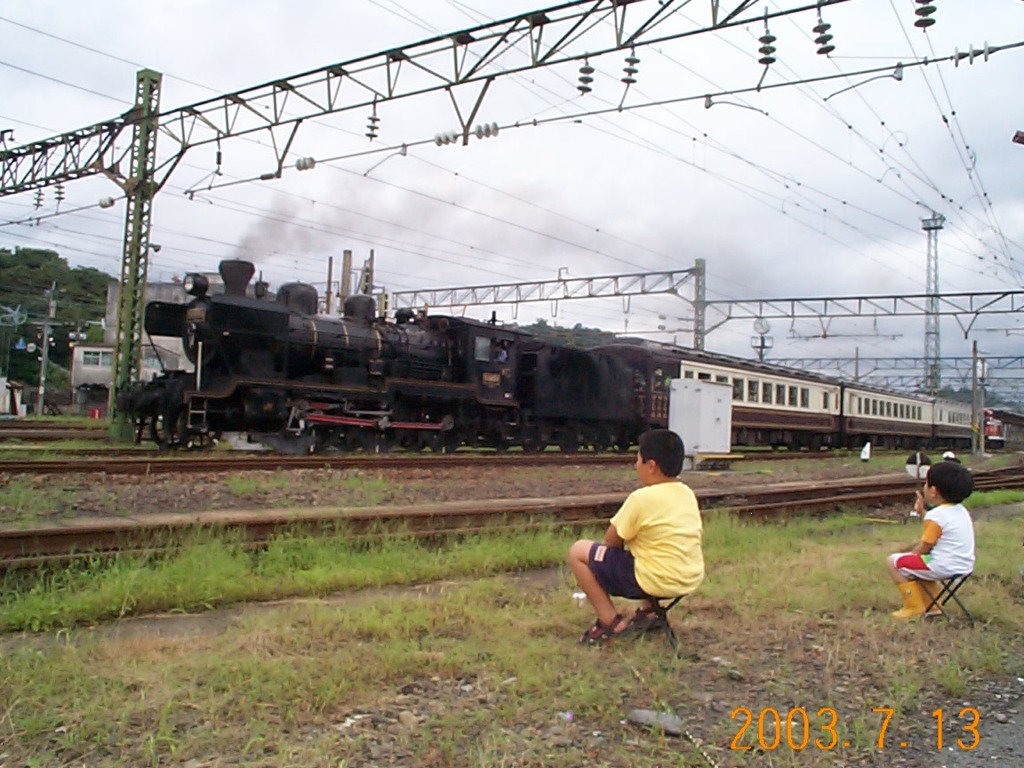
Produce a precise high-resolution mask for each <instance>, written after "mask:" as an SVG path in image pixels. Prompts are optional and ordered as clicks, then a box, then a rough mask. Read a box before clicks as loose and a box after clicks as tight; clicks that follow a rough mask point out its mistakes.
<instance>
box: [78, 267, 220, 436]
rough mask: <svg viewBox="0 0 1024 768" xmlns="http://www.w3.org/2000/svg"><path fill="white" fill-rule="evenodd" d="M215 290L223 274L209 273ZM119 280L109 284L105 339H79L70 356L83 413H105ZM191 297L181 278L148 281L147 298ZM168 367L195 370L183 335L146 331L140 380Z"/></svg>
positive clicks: (111, 376)
mask: <svg viewBox="0 0 1024 768" xmlns="http://www.w3.org/2000/svg"><path fill="white" fill-rule="evenodd" d="M210 286H211V289H212V290H213V291H216V290H217V289H218V288H220V289H221V290H223V285H222V282H221V280H220V276H219V275H216V276H210ZM120 293H121V292H120V284H119V283H118V282H117V281H116V280H111V281H110V283H109V284H108V286H107V311H106V317H105V318H104V321H103V328H104V332H103V342H102V343H98V344H88V343H79V344H76V345H75V348H74V351H73V353H72V357H71V393H72V404H73V407H74V408H75V409H77V410H78V411H79V412H80V413H82V414H86V413H88V414H90V415H93V416H105V415H106V412H107V407H108V401H109V397H110V385H111V382H112V381H113V380H114V342H115V339H116V336H117V309H118V304H119V302H120ZM190 298H191V297H190V296H188V295H187V294H186V293H185V291H184V289H183V288H182V287H181V282H180V281H178V280H175V281H173V282H170V283H147V285H146V291H145V294H144V302H145V303H149V302H150V301H165V302H168V303H171V304H184V303H185V302H186V301H187V300H189V299H190ZM165 370H192V364H191V363H190V362H189V361H188V358H187V357H185V350H184V346H183V345H182V343H181V340H180V339H166V338H160V339H150V338H149V337H148V336H145V334H143V347H142V371H141V380H142V381H149V380H150V379H152V378H153V377H154V376H156V375H158V374H160V373H163V371H165Z"/></svg>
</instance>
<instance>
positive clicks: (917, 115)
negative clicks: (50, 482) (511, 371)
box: [0, 0, 1024, 358]
mask: <svg viewBox="0 0 1024 768" xmlns="http://www.w3.org/2000/svg"><path fill="white" fill-rule="evenodd" d="M739 1H740V0H732V2H728V1H726V2H723V6H722V7H723V11H722V12H723V14H724V13H726V12H729V11H732V10H733V9H734V8H736V6H738V5H739ZM661 5H666V6H668V7H667V8H666V9H665V11H671V12H670V13H665V18H664V20H663V21H662V22H661V24H660V25H659V26H658V27H657V33H656V34H654V35H652V37H653V38H657V40H656V42H654V43H652V44H650V45H645V46H641V47H639V48H637V49H636V51H635V58H637V59H639V62H638V63H636V64H635V69H636V70H637V72H636V73H635V80H636V82H635V83H634V84H632V85H630V86H629V87H628V88H627V86H626V84H624V83H623V82H622V80H621V78H623V77H624V76H625V75H624V73H623V68H624V67H626V66H627V62H625V61H624V58H625V56H627V55H629V52H628V51H615V52H612V53H606V54H603V55H596V56H591V57H590V58H589V60H588V62H587V63H589V65H590V66H592V67H593V68H594V73H593V78H594V82H593V84H592V85H593V90H592V91H591V92H590V93H586V94H583V93H581V92H580V91H579V90H578V88H577V85H578V83H579V81H578V77H579V75H580V71H579V70H580V66H581V64H582V63H583V62H582V61H580V60H579V58H578V57H580V56H583V55H584V54H586V53H588V52H590V51H597V50H600V49H602V48H608V47H610V45H609V43H610V42H611V41H612V40H613V29H614V21H613V20H612V19H611V18H610V17H607V16H600V17H595V18H594V20H593V21H592V22H591V23H590V24H588V25H587V26H586V28H585V29H582V30H580V31H579V33H578V34H577V35H576V36H575V37H573V38H571V39H570V40H568V41H567V42H566V44H565V47H564V56H561V57H559V58H568V59H570V60H568V61H564V62H563V63H560V64H557V65H554V66H550V67H543V68H536V69H525V68H524V64H525V63H526V62H527V61H528V56H529V40H528V38H519V37H516V38H514V39H513V40H511V41H510V43H509V45H508V46H507V47H506V48H505V49H503V53H502V55H501V56H500V57H498V58H497V59H496V61H495V62H494V63H493V64H490V65H488V70H487V71H488V72H489V73H491V74H496V75H500V76H497V77H495V79H494V80H493V82H492V83H491V85H490V86H489V88H488V90H487V92H486V94H485V95H484V97H483V99H482V100H481V102H480V106H479V109H478V111H477V113H476V115H475V118H474V120H473V121H472V123H471V128H472V126H475V125H476V124H481V123H482V124H490V123H496V124H498V125H499V126H500V131H499V133H498V135H497V136H496V137H491V138H482V139H477V138H476V137H472V138H471V139H470V141H469V143H468V144H466V145H463V144H462V143H461V142H458V143H452V144H448V145H440V146H439V145H437V144H436V143H435V142H434V141H433V139H434V137H435V136H436V135H437V134H439V133H442V132H446V131H452V130H455V129H457V128H458V124H459V123H458V115H457V113H456V110H455V108H454V107H453V104H457V105H458V107H459V110H460V112H461V114H462V115H464V116H465V115H466V114H467V113H468V112H469V111H470V110H471V109H472V106H473V103H474V101H475V99H476V98H477V95H478V93H479V87H478V86H466V87H465V88H460V89H454V90H453V92H452V93H451V94H450V95H449V94H447V93H445V92H443V91H435V92H432V93H426V94H423V95H419V96H415V97H410V98H401V99H395V100H391V101H382V102H381V103H380V104H379V105H378V107H377V117H378V118H379V120H378V122H377V126H378V129H377V137H376V138H375V139H374V140H372V141H371V140H370V139H368V138H366V136H365V133H366V130H367V125H368V123H369V118H370V116H371V110H370V109H367V108H356V109H351V110H346V111H344V112H341V113H340V114H336V115H333V116H331V117H329V118H320V119H317V120H308V121H305V122H304V123H303V125H302V127H301V128H300V129H299V131H298V133H297V134H296V137H295V139H294V142H293V144H292V145H291V147H290V148H289V152H288V154H287V156H286V157H285V158H284V161H285V171H284V173H283V176H282V178H280V179H274V180H269V181H259V180H258V179H259V176H260V175H263V174H266V173H268V172H272V171H273V170H274V169H275V167H276V160H275V156H274V153H273V150H272V146H271V141H270V137H269V135H267V134H265V133H264V134H259V135H252V136H249V137H244V138H232V139H228V140H226V141H225V142H224V143H223V144H222V146H221V148H220V165H219V166H218V164H217V161H218V154H217V148H216V146H215V145H213V144H207V145H204V146H199V147H195V148H193V149H190V150H189V151H188V152H187V153H186V154H185V156H184V158H183V159H182V161H181V163H180V164H179V165H178V166H177V167H176V169H175V170H174V172H173V174H171V176H170V177H169V178H168V180H167V183H166V185H165V187H164V189H163V190H162V191H161V193H160V194H159V195H158V197H157V199H156V202H155V204H154V209H153V226H154V230H153V237H152V240H153V242H155V243H159V244H160V245H161V249H160V251H159V252H158V253H155V254H153V257H152V259H151V266H150V279H151V280H167V279H171V278H172V277H173V276H175V275H181V274H183V273H184V272H187V271H192V270H211V269H214V268H215V267H216V264H217V263H218V262H219V261H220V260H221V259H222V258H247V259H250V260H252V261H254V262H255V263H256V264H257V265H258V267H259V268H260V269H262V270H263V273H264V276H265V277H266V278H267V279H269V280H270V281H271V282H272V283H273V284H280V283H282V282H286V281H289V280H296V279H297V280H304V281H308V282H313V283H318V284H319V285H320V287H321V289H322V288H323V286H324V284H325V282H326V273H327V260H328V258H329V257H331V256H334V257H335V258H336V260H340V256H341V252H342V250H343V249H346V248H347V249H351V250H352V251H353V252H354V254H355V260H356V262H357V264H359V263H361V262H362V261H363V260H364V259H365V258H366V257H367V256H368V255H369V253H370V250H371V249H373V251H374V253H375V257H376V283H377V286H378V287H380V288H386V289H388V290H391V291H411V290H416V289H426V288H439V287H449V286H462V285H489V284H496V283H514V282H530V281H543V280H552V279H555V278H556V277H558V276H559V274H561V275H568V276H570V277H586V276H596V275H608V274H615V273H635V272H650V271H669V270H683V269H689V268H691V267H692V266H693V265H694V263H695V260H696V259H704V260H705V261H706V264H707V288H708V298H709V299H716V300H717V299H751V298H762V297H764V298H773V297H775V298H778V297H802V296H814V297H820V296H850V295H865V294H921V293H923V292H924V291H925V280H926V277H925V275H926V272H925V268H926V252H927V239H926V235H925V233H924V231H923V230H922V228H921V220H922V218H924V217H928V216H931V215H932V212H935V213H939V214H941V215H943V216H945V218H946V223H945V227H944V229H943V230H942V231H941V233H940V236H939V254H940V267H939V282H940V290H942V291H943V292H953V291H956V292H963V291H991V290H1002V289H1006V288H1013V289H1018V290H1020V289H1022V287H1024V247H1022V243H1024V184H1021V179H1022V178H1024V145H1018V144H1014V143H1012V141H1011V139H1012V137H1013V135H1014V133H1015V132H1016V131H1018V130H1024V108H1022V106H1024V99H1022V97H1021V93H1022V91H1021V87H1020V82H1019V81H1020V77H1019V75H1020V72H1021V70H1022V64H1024V46H1022V45H1021V44H1022V43H1024V3H1022V2H1020V0H976V1H975V2H971V3H967V2H959V3H952V2H939V3H934V5H935V8H936V10H935V13H934V14H933V15H932V16H931V18H932V19H934V22H935V23H934V24H933V25H931V26H929V27H927V29H922V28H919V27H916V26H915V25H914V22H915V20H917V19H918V18H919V16H917V15H915V11H916V10H917V9H919V8H920V4H919V3H916V2H913V1H912V0H847V1H845V2H838V3H824V4H823V5H822V7H821V9H820V16H821V18H820V21H821V22H824V23H827V24H830V25H831V27H830V29H829V30H828V33H829V34H832V35H833V39H832V41H831V44H832V45H834V46H835V50H834V51H832V52H831V54H830V55H827V56H826V55H820V54H818V53H816V49H817V47H818V46H817V45H816V44H815V42H814V38H815V37H816V35H817V34H818V33H816V32H814V31H813V28H814V27H815V26H816V25H818V24H819V14H818V10H817V9H816V8H815V7H814V4H813V3H806V4H802V3H798V2H794V1H793V0H769V2H763V0H762V1H759V2H756V3H753V4H752V6H751V7H750V8H749V9H747V10H745V11H743V12H741V13H740V14H739V15H738V17H737V21H742V20H749V21H750V23H748V24H736V25H734V26H731V27H730V28H728V29H725V30H717V31H704V32H700V33H695V32H698V31H699V30H703V29H704V28H706V27H707V26H709V24H710V22H711V15H710V5H711V3H709V2H708V1H707V0H699V1H695V2H688V3H687V2H682V0H674V1H673V2H671V3H661ZM658 6H659V0H643V1H642V2H637V3H634V4H633V5H631V6H629V7H628V13H627V16H626V26H627V28H629V27H630V26H631V25H632V26H635V25H636V23H638V21H639V20H640V19H641V18H645V17H647V16H649V15H650V14H652V13H654V12H655V10H656V9H657V8H658ZM804 6H806V9H805V10H803V11H801V12H794V13H791V14H788V15H785V16H781V17H778V18H773V19H771V21H770V23H769V24H768V30H769V31H770V33H771V34H772V35H773V36H774V37H776V38H777V39H776V41H775V42H774V43H773V45H774V46H775V47H776V48H777V51H776V52H775V54H774V56H775V58H776V61H775V62H774V63H773V64H772V65H771V66H768V67H765V66H763V65H762V64H759V63H758V59H759V57H760V56H761V54H760V53H759V52H758V48H759V46H760V45H761V43H760V42H759V41H758V38H759V37H760V36H762V35H764V34H765V32H766V29H765V27H766V24H765V21H764V14H765V12H766V11H768V12H770V13H776V12H779V11H784V10H792V9H798V8H801V7H804ZM544 7H547V6H545V4H544V3H542V2H537V0H533V1H531V2H524V1H522V0H473V1H472V2H469V1H468V0H465V1H463V0H415V2H412V0H343V1H342V2H339V1H338V0H333V1H332V2H321V1H320V0H310V1H308V2H302V3H295V2H291V3H287V2H279V1H278V0H252V1H251V2H246V3H244V4H243V3H240V2H227V1H226V0H220V1H216V0H211V1H208V2H199V1H198V0H175V1H174V2H170V0H151V2H147V3H138V2H128V1H127V0H78V1H77V2H75V3H69V2H57V1H56V0H34V1H33V2H31V3H29V2H15V1H13V0H0V39H3V41H4V45H3V48H2V51H0V94H2V95H0V129H12V130H13V132H14V133H13V141H12V140H11V138H10V137H8V138H7V146H8V147H11V146H18V145H22V144H27V143H30V142H33V141H36V140H40V139H44V138H46V137H48V136H52V135H54V134H58V133H61V132H64V131H69V130H73V129H76V128H80V127H84V126H87V125H91V124H94V123H98V122H101V121H104V120H107V119H110V118H112V117H115V116H117V115H119V114H121V113H122V112H124V111H125V110H126V109H127V108H128V107H130V106H131V104H132V101H133V98H134V96H133V94H134V83H135V74H136V72H137V71H138V70H139V69H141V68H144V67H145V68H150V69H153V70H156V71H159V72H161V73H163V76H164V79H163V85H162V89H161V111H163V112H165V113H173V112H175V111H176V110H178V109H179V108H181V107H185V106H188V105H191V104H195V103H198V102H202V101H204V100H207V99H212V98H215V97H217V96H219V95H221V94H226V93H230V92H235V91H244V90H246V89H249V88H252V87H254V86H258V85H261V84H263V83H267V82H270V81H275V80H281V79H285V78H291V77H293V76H296V75H299V74H300V73H304V72H310V71H314V70H319V69H321V68H323V67H326V66H328V65H332V64H345V63H351V62H354V61H356V60H358V59H360V58H363V57H372V56H373V55H374V54H377V53H380V52H383V51H388V50H392V49H398V48H405V49H414V48H415V44H416V43H419V42H420V41H424V40H427V39H430V38H434V37H436V36H439V35H442V34H448V33H451V32H455V31H459V30H464V29H469V28H473V27H478V26H480V25H484V24H489V23H491V22H493V21H495V20H501V19H507V18H509V17H511V16H513V15H516V14H519V13H523V12H527V11H534V10H538V9H541V8H544ZM686 33H695V34H686ZM478 36H479V35H478ZM552 42H553V39H551V38H542V44H543V45H544V46H548V45H550V44H551V43H552ZM986 43H987V45H988V46H989V47H990V53H989V55H988V56H987V57H986V56H985V55H984V53H982V50H983V48H984V46H985V45H986ZM999 47H1003V48H1002V50H993V49H997V48H999ZM972 48H973V49H974V50H975V51H977V55H975V56H972V57H969V58H964V59H963V60H961V61H960V62H959V65H958V66H954V64H953V63H951V62H949V61H947V60H946V59H947V57H950V56H952V55H953V54H954V52H956V51H959V52H966V51H970V50H972ZM986 58H987V60H986ZM367 61H372V59H368V60H367ZM926 61H927V62H928V63H927V64H924V63H923V62H926ZM900 63H902V64H903V67H902V69H901V71H900V73H899V74H900V75H901V79H897V78H896V77H893V75H894V74H896V73H897V69H896V68H897V65H898V64H900ZM409 67H410V65H408V64H407V70H406V76H408V74H409ZM349 69H351V67H349ZM508 70H519V71H517V72H516V73H514V74H500V73H501V72H503V71H505V72H507V71H508ZM854 73H864V74H854ZM872 77H873V78H874V79H871V81H870V82H865V81H868V80H869V79H870V78H872ZM402 82H405V81H402ZM759 84H760V85H761V86H762V87H761V88H760V90H758V89H757V86H758V85H759ZM787 84H788V85H787ZM844 89H848V90H844ZM840 91H843V92H840ZM708 94H712V97H711V106H710V108H708V107H707V106H706V104H707V101H706V98H705V97H706V95H708ZM285 111H286V114H287V113H288V109H287V108H286V110H285ZM403 144H406V145H407V147H408V148H407V150H406V151H405V153H404V154H403V153H401V152H400V151H399V149H400V147H401V146H402V145H403ZM175 149H176V147H175V146H174V144H173V142H172V141H170V140H169V139H167V138H166V137H163V136H161V137H160V138H158V146H157V150H158V154H159V155H160V157H161V160H166V159H167V158H169V157H170V156H171V155H172V154H173V153H174V151H175ZM303 157H312V158H315V159H316V161H317V165H316V168H315V169H314V170H313V171H309V172H299V171H297V170H295V169H294V163H295V161H296V160H298V159H299V158H303ZM63 194H64V200H63V201H62V202H60V203H59V207H60V210H63V211H68V210H71V209H77V208H82V209H83V210H81V211H78V212H75V213H70V214H65V215H58V216H49V214H53V213H55V212H56V211H57V208H58V201H57V199H56V190H55V189H53V188H49V189H47V190H44V191H43V194H42V196H41V198H39V199H38V200H37V197H36V195H35V193H23V194H19V195H12V196H5V197H0V247H7V248H11V247H19V246H37V247H48V248H54V249H56V250H58V251H59V252H60V253H61V254H62V255H63V256H65V257H66V258H67V259H68V260H69V261H70V262H71V263H72V264H73V265H84V266H92V267H96V268H98V269H102V270H104V271H106V272H108V273H110V274H117V273H118V272H119V265H120V247H121V246H120V241H121V233H122V231H123V228H124V202H123V200H122V201H120V202H119V203H118V204H117V205H116V206H114V207H113V208H110V209H100V208H98V207H96V206H95V204H96V202H97V201H98V200H99V199H100V198H102V197H107V196H112V197H119V196H120V194H121V192H120V190H119V189H118V187H117V186H116V185H115V184H114V183H113V182H111V181H109V180H107V179H105V178H102V177H95V178H90V179H84V180H80V181H75V182H70V183H68V184H66V185H65V186H64V190H63ZM37 206H38V207H37ZM35 217H39V218H38V219H36V218H35ZM30 219H31V221H29V220H30ZM12 222H14V223H12ZM17 222H25V223H17ZM687 290H689V288H688V287H687V288H686V289H684V293H686V291H687ZM690 296H692V294H688V295H687V297H688V298H689V297H690ZM465 311H466V313H467V314H469V315H471V316H478V317H487V316H489V314H490V311H491V308H479V307H477V308H472V307H471V308H468V309H466V310H465ZM691 314H692V307H691V305H690V304H689V303H688V302H687V301H684V300H683V299H680V298H673V297H666V296H649V297H639V298H638V297H634V298H633V299H631V300H629V301H628V302H626V301H624V300H622V299H621V298H620V299H607V300H598V299H590V300H585V301H574V302H569V301H562V302H558V303H557V304H551V303H548V302H545V303H537V304H524V305H521V306H520V307H519V308H518V309H513V308H512V307H500V308H499V315H500V316H501V317H503V318H505V319H512V318H513V317H515V318H516V319H518V320H519V321H522V322H532V321H533V320H534V319H536V318H539V317H543V318H545V319H547V320H548V321H549V322H553V323H558V324H564V325H572V324H575V323H577V322H580V323H583V324H584V325H587V326H598V327H602V328H605V329H607V330H612V331H619V332H624V331H628V332H630V333H637V332H639V333H643V334H645V335H647V337H649V338H658V339H661V340H669V341H671V340H672V339H673V338H676V339H677V340H678V341H679V342H681V343H683V342H686V343H688V342H689V340H690V335H689V329H690V328H691V327H692V322H691ZM717 319H720V318H715V317H711V316H709V324H714V323H716V322H717ZM1017 325H1018V323H1017V321H1016V320H1015V318H1013V316H991V317H982V318H980V319H979V320H978V322H977V323H976V324H975V327H974V331H973V332H972V335H971V338H970V339H965V338H964V335H963V333H962V332H961V331H960V330H959V328H958V327H957V325H956V323H955V322H954V321H953V320H952V319H945V320H943V322H942V354H943V355H944V356H965V355H969V354H970V342H971V341H972V340H977V341H978V343H979V345H980V346H981V348H982V351H983V353H988V354H992V355H995V354H1016V351H1015V349H1016V347H1017V346H1019V343H1018V342H1019V337H1017V336H1016V334H1015V333H1014V331H1015V327H1016V326H1017ZM659 326H662V327H664V328H665V332H664V333H661V334H659V333H657V330H658V328H659ZM751 335H752V329H751V327H750V321H749V319H745V320H742V321H741V320H735V321H731V322H727V323H724V324H722V325H721V326H719V327H717V328H715V330H713V331H712V333H711V334H710V336H709V337H708V342H707V348H708V349H711V350H713V351H721V352H727V353H731V354H738V355H743V356H749V355H750V354H752V353H751V348H750V344H751ZM771 336H772V337H773V340H774V349H773V350H772V353H771V355H774V356H775V357H781V358H790V357H831V356H852V355H853V354H855V353H856V354H859V355H861V356H911V357H914V356H920V355H922V354H923V351H924V319H923V318H912V319H907V320H902V321H896V320H887V319H884V318H882V319H867V320H863V321H850V320H846V321H833V322H832V323H831V324H830V325H829V327H828V333H827V338H822V326H821V325H820V324H819V323H818V322H816V321H813V320H799V321H795V322H792V323H791V322H789V321H786V320H773V321H772V330H771ZM771 355H770V356H771Z"/></svg>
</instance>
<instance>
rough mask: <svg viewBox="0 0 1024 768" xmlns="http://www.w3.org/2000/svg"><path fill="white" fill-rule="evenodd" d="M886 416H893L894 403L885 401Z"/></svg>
mask: <svg viewBox="0 0 1024 768" xmlns="http://www.w3.org/2000/svg"><path fill="white" fill-rule="evenodd" d="M885 415H886V416H892V403H891V402H890V401H888V400H886V401H885Z"/></svg>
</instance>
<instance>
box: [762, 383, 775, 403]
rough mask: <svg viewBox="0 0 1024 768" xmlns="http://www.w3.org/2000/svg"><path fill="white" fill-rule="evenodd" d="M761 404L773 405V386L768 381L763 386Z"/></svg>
mask: <svg viewBox="0 0 1024 768" xmlns="http://www.w3.org/2000/svg"><path fill="white" fill-rule="evenodd" d="M761 402H762V403H767V404H768V405H771V404H772V385H771V384H769V383H768V382H767V381H766V382H764V383H763V384H762V385H761Z"/></svg>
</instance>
